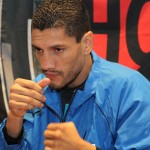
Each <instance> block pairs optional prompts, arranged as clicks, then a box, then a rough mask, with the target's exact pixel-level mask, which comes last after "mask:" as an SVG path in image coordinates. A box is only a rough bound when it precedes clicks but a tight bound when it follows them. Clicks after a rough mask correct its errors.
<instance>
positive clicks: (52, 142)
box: [44, 139, 56, 150]
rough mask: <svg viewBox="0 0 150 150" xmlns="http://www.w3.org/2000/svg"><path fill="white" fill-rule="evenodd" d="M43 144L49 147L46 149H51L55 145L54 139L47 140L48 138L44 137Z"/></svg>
mask: <svg viewBox="0 0 150 150" xmlns="http://www.w3.org/2000/svg"><path fill="white" fill-rule="evenodd" d="M44 145H45V147H48V148H50V149H47V150H51V149H53V148H55V147H56V144H55V141H54V140H49V139H48V140H47V139H46V140H45V141H44Z"/></svg>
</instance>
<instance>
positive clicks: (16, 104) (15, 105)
mask: <svg viewBox="0 0 150 150" xmlns="http://www.w3.org/2000/svg"><path fill="white" fill-rule="evenodd" d="M9 107H10V109H18V110H24V111H25V110H30V109H33V108H35V106H34V105H30V104H27V103H23V102H16V101H15V100H10V102H9Z"/></svg>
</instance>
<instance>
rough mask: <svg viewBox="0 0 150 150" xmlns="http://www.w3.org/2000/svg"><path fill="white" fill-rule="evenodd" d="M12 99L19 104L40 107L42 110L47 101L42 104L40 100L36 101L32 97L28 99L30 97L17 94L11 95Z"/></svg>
mask: <svg viewBox="0 0 150 150" xmlns="http://www.w3.org/2000/svg"><path fill="white" fill-rule="evenodd" d="M11 99H15V101H17V102H24V103H28V104H30V105H33V106H35V107H39V108H42V106H43V103H42V102H44V101H45V100H42V102H40V101H39V100H37V99H34V98H32V97H28V96H24V95H18V94H15V93H12V94H11V95H10V100H11Z"/></svg>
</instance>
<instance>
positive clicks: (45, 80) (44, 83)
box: [38, 78, 50, 88]
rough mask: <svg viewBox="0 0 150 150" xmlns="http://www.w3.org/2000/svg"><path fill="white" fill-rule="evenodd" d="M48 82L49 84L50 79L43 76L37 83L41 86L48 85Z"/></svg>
mask: <svg viewBox="0 0 150 150" xmlns="http://www.w3.org/2000/svg"><path fill="white" fill-rule="evenodd" d="M49 84H50V79H49V78H45V79H43V80H41V81H39V82H38V85H39V86H40V87H42V88H44V87H46V86H48V85H49Z"/></svg>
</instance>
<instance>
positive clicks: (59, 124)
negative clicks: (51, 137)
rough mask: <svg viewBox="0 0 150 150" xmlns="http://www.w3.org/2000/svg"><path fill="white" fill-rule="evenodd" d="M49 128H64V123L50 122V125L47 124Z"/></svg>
mask: <svg viewBox="0 0 150 150" xmlns="http://www.w3.org/2000/svg"><path fill="white" fill-rule="evenodd" d="M47 128H48V130H54V131H55V130H58V129H61V128H63V123H50V124H49V125H48V126H47Z"/></svg>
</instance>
